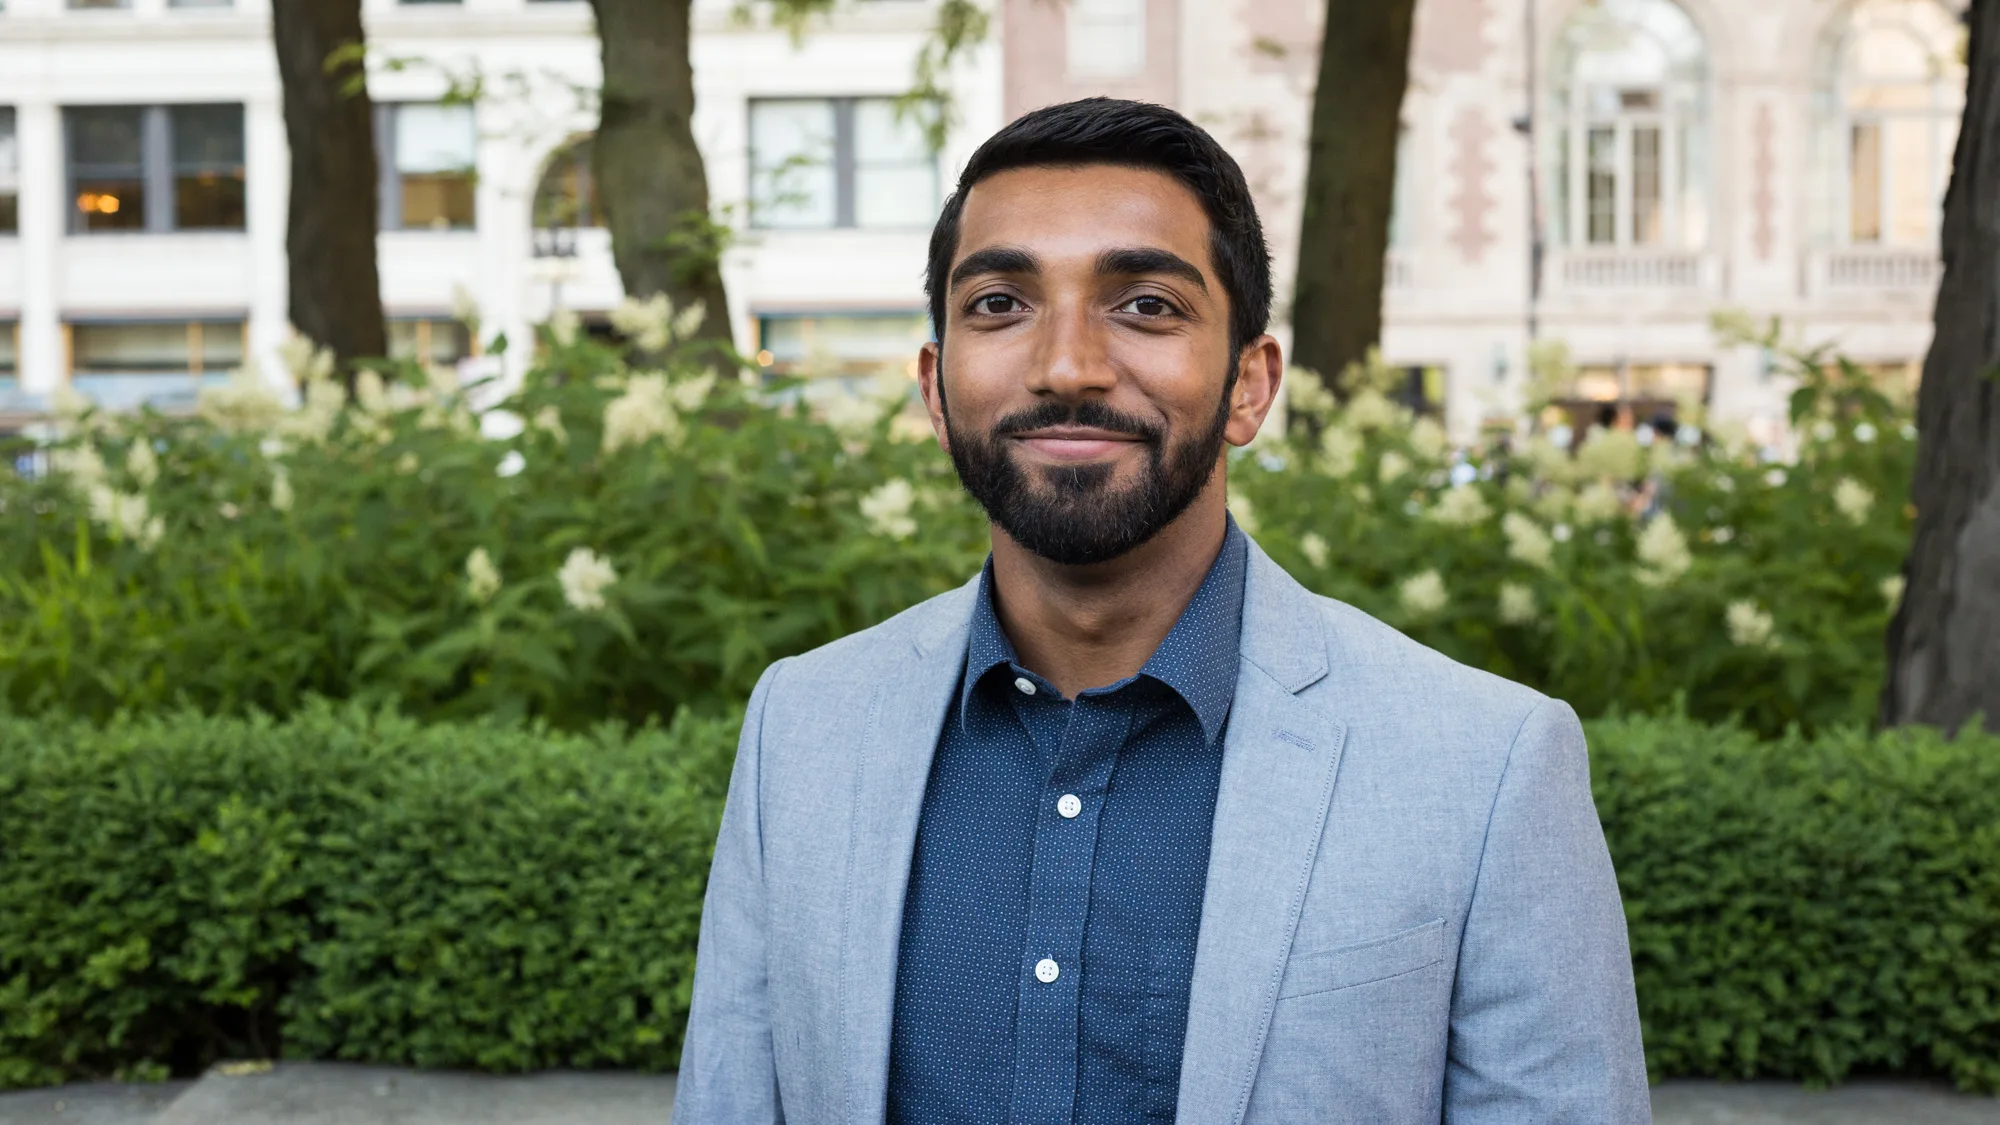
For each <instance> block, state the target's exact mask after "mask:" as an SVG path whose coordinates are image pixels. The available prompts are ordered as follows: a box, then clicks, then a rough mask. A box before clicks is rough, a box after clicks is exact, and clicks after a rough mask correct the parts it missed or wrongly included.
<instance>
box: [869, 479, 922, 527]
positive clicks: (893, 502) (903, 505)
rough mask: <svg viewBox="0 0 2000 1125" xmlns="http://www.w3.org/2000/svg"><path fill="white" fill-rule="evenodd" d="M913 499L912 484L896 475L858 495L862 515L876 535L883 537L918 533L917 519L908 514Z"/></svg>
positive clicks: (914, 497)
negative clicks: (866, 493) (861, 495)
mask: <svg viewBox="0 0 2000 1125" xmlns="http://www.w3.org/2000/svg"><path fill="white" fill-rule="evenodd" d="M916 499H917V490H916V488H915V486H913V485H911V484H910V482H909V481H907V480H904V479H903V478H902V477H897V478H895V479H894V480H888V481H884V482H882V483H881V484H880V485H877V486H876V487H875V489H874V490H873V491H871V492H870V493H868V495H866V496H863V497H862V498H861V515H862V517H863V518H864V519H866V520H867V521H868V526H869V528H870V529H872V530H873V531H874V532H875V534H877V535H880V536H882V537H883V538H885V539H908V538H909V537H910V536H912V535H915V534H916V533H917V521H916V520H915V519H912V518H911V516H910V508H911V506H912V505H913V504H915V502H916Z"/></svg>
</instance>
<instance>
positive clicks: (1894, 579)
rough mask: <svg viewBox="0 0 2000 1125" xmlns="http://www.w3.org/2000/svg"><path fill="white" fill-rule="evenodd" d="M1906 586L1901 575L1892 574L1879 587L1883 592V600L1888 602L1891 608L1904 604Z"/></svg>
mask: <svg viewBox="0 0 2000 1125" xmlns="http://www.w3.org/2000/svg"><path fill="white" fill-rule="evenodd" d="M1905 584H1906V583H1905V580H1904V578H1903V576H1902V575H1900V574H1891V575H1890V576H1889V577H1887V578H1884V579H1883V580H1882V581H1881V584H1880V586H1879V587H1878V588H1879V589H1880V590H1881V591H1882V600H1883V601H1885V602H1888V603H1889V605H1890V607H1891V608H1894V607H1895V606H1897V605H1900V604H1902V601H1903V587H1904V585H1905Z"/></svg>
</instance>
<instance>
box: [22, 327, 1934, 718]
mask: <svg viewBox="0 0 2000 1125" xmlns="http://www.w3.org/2000/svg"><path fill="white" fill-rule="evenodd" d="M699 315H700V314H699V311H698V310H681V311H678V312H677V311H676V310H674V309H673V308H672V307H671V306H670V305H669V304H668V302H667V301H666V299H665V298H664V297H656V298H654V299H653V300H652V301H648V302H631V303H629V304H628V305H627V306H626V307H625V308H623V309H621V310H619V312H618V314H617V315H616V317H615V318H614V320H615V321H616V322H617V324H618V325H619V327H620V329H621V331H622V332H623V333H624V335H625V336H626V337H627V338H629V339H630V340H632V341H633V343H634V346H635V349H636V350H635V352H634V355H635V356H638V357H644V360H643V361H644V362H655V361H657V362H660V363H662V364H663V365H664V366H663V367H662V368H661V369H659V370H653V371H643V370H634V369H633V368H632V367H631V366H629V365H628V359H627V357H626V356H625V355H624V354H622V353H621V352H620V351H619V350H618V349H616V348H614V347H612V346H610V345H607V344H604V343H601V342H598V341H595V340H592V339H589V338H587V337H582V336H580V335H579V334H578V333H577V332H576V331H575V326H574V324H573V323H570V324H564V323H558V324H556V325H553V326H551V327H549V328H548V329H546V330H545V331H544V335H543V339H542V341H541V342H542V345H543V348H544V354H543V355H542V356H541V358H540V359H539V361H538V362H537V364H536V365H535V369H534V371H533V372H532V373H531V374H530V376H529V377H528V380H527V383H526V386H525V388H524V389H523V390H521V391H520V393H518V394H517V395H515V396H513V397H512V398H510V399H508V400H507V401H505V402H504V403H502V404H500V405H501V409H500V410H498V411H496V412H495V413H493V414H490V415H489V416H488V417H487V418H486V419H485V421H484V422H483V423H478V422H475V419H474V417H473V415H472V414H471V413H470V411H469V404H470V403H471V402H472V401H473V400H474V399H475V398H476V397H477V396H478V395H480V394H484V393H487V392H485V391H484V389H483V388H471V389H458V388H453V387H451V386H450V385H449V384H448V383H446V382H434V383H432V384H429V385H424V384H423V383H422V381H421V376H419V375H416V374H414V373H410V374H408V375H407V379H408V381H407V382H405V383H401V384H392V385H390V386H388V387H387V388H385V387H384V386H383V385H381V384H380V383H379V382H378V381H374V380H372V379H363V380H362V384H361V393H360V395H359V397H358V401H357V402H355V403H354V404H352V405H347V404H344V403H343V402H341V401H340V400H339V396H338V395H337V393H335V391H334V388H333V386H332V385H331V384H329V383H327V382H326V381H325V380H324V379H323V378H321V377H319V376H318V375H317V374H316V372H323V371H324V370H325V366H324V364H320V365H318V366H317V367H315V365H314V364H313V362H312V361H310V360H309V359H306V358H303V357H302V358H301V359H300V362H299V364H298V366H299V368H300V370H301V372H302V373H303V375H304V381H305V383H306V385H307V393H306V399H307V404H306V406H305V407H304V408H303V409H300V410H296V411H290V412H287V411H284V410H281V409H279V407H278V405H277V404H276V403H275V402H273V401H271V400H269V399H268V398H266V397H263V396H261V395H260V394H259V393H258V392H256V391H254V390H253V389H249V388H247V387H238V388H236V389H233V390H231V391H228V392H225V393H222V394H219V395H213V396H211V397H209V398H208V399H206V400H205V405H204V408H203V412H202V414H201V416H199V417H195V418H170V417H162V416H158V415H144V416H139V417H119V418H107V417H101V416H97V415H84V416H83V417H81V418H80V419H78V420H76V421H75V422H74V424H73V426H72V433H71V435H70V436H69V437H68V438H67V439H66V440H65V441H64V442H62V443H60V444H58V445H57V446H55V447H54V448H53V449H51V450H49V451H47V453H46V458H47V460H48V463H49V467H50V469H51V470H52V471H51V472H50V473H48V474H47V475H45V476H44V477H41V478H39V479H33V480H24V479H16V478H13V477H11V476H6V475H4V474H0V512H4V513H5V514H6V516H7V518H5V519H0V702H4V703H5V704H6V705H7V706H11V707H12V708H13V709H15V710H18V711H25V712H41V711H48V710H61V711H67V712H71V713H75V714H81V715H86V716H91V717H96V718H103V717H106V716H109V715H110V714H112V713H114V712H116V711H118V710H120V709H146V708H157V707H163V706H173V705H177V704H182V703H185V704H188V705H191V706H194V707H197V708H200V709H202V710H205V711H210V712H236V713H240V712H243V711H245V710H248V709H259V710H263V711H267V712H271V713H274V714H285V713H288V712H290V711H291V710H293V709H294V708H296V707H297V706H298V705H299V704H300V701H301V700H303V699H305V698H307V697H308V696H310V695H315V694H317V695H323V696H327V697H329V698H335V699H347V698H352V699H358V700H362V701H365V702H369V703H371V704H377V703H387V702H393V703H395V704H396V706H398V707H399V708H400V709H402V710H403V711H404V712H405V713H407V714H411V715H413V716H415V717H419V718H444V717H469V716H480V715H489V714H496V715H503V716H505V715H534V716H538V717H542V718H545V719H547V720H548V721H550V722H552V723H554V724H556V725H558V726H561V727H565V728H571V729H574V728H579V727H583V726H587V725H588V724H590V723H593V722H596V721H599V720H601V719H606V718H620V719H624V720H627V721H633V722H638V721H643V720H644V719H645V718H647V717H648V716H653V715H668V714H672V713H673V712H674V710H675V709H676V708H678V707H681V706H684V705H693V706H696V707H698V708H703V709H706V710H709V711H716V710H719V709H724V708H727V707H730V706H733V705H735V704H736V703H738V702H739V701H740V700H741V699H742V698H743V697H744V696H745V695H746V694H747V693H748V691H749V688H750V686H751V684H752V683H753V682H754V679H755V676H756V674H757V673H758V671H759V670H761V669H762V668H763V667H764V665H765V664H766V663H768V662H769V661H770V660H772V659H775V658H776V657H779V656H783V655H786V654H789V653H794V652H798V651H802V650H804V649H808V648H811V647H814V646H816V645H818V644H821V643H824V642H826V641H829V640H832V639H833V638H835V637H838V636H841V635H843V634H845V633H848V632H851V631H853V630H855V629H858V628H861V627H864V626H866V625H869V624H872V623H874V622H876V621H879V620H882V619H883V618H885V617H888V616H889V615H891V614H893V613H895V612H897V611H898V610H900V609H902V608H904V607H905V606H907V605H910V604H912V603H914V602H916V601H918V600H920V599H922V598H924V597H927V596H929V595H931V594H934V593H938V592H940V591H942V590H945V589H947V588H949V587H951V586H953V585H956V584H958V583H960V582H963V581H965V580H966V579H967V578H968V577H970V576H971V575H972V574H973V573H974V572H975V571H976V570H977V569H978V565H979V560H980V557H981V555H982V554H983V552H984V549H985V538H984V527H983V523H982V521H981V519H980V517H979V515H978V513H977V511H976V509H975V508H974V507H973V505H972V504H971V503H970V501H968V500H967V499H965V498H964V497H963V496H962V494H960V493H959V491H958V490H957V488H956V485H955V481H954V479H953V477H952V471H951V468H950V465H949V463H948V461H947V460H946V459H945V458H944V457H942V456H941V455H940V454H939V453H938V452H937V451H936V449H935V447H934V445H933V443H932V442H931V440H930V437H929V433H928V428H927V427H926V426H925V425H924V424H923V423H922V422H921V421H919V420H917V419H914V418H912V417H909V416H908V415H907V414H903V413H899V411H901V410H902V409H903V407H904V404H905V403H907V402H908V400H909V397H910V385H909V384H908V383H907V382H906V381H903V380H900V379H894V380H890V381H889V384H888V385H887V386H886V387H885V388H881V389H878V390H876V391H872V392H870V393H868V394H863V395H854V394H849V393H845V392H842V393H836V394H831V395H828V394H823V393H820V392H821V391H822V390H823V389H824V388H826V387H828V386H830V385H832V384H829V383H826V382H820V381H814V382H811V383H810V385H806V384H778V385H773V386H772V387H769V388H765V387H751V386H746V385H741V384H739V383H738V382H736V381H734V380H718V379H717V378H716V376H715V375H714V374H713V373H712V372H708V371H703V370H701V369H700V367H699V366H698V364H699V362H700V360H699V357H700V356H701V355H702V354H703V353H702V352H699V351H696V350H691V349H689V348H687V347H685V346H684V345H683V343H682V341H686V340H688V339H689V338H690V336H691V335H692V334H693V332H694V331H695V329H696V328H697V327H698V321H697V319H696V318H697V317H698V316H699ZM631 362H640V360H638V359H634V360H632V361H631ZM1796 365H1797V372H1796V374H1797V378H1798V385H1799V389H1798V392H1797V395H1796V396H1795V399H1794V412H1795V415H1796V426H1795V429H1796V432H1797V435H1798V437H1797V443H1796V446H1795V447H1791V448H1777V449H1761V448H1758V447H1755V446H1753V445H1752V444H1750V443H1749V442H1748V441H1747V440H1745V439H1743V438H1742V437H1740V436H1737V435H1731V434H1730V433H1728V432H1727V429H1726V428H1725V427H1713V428H1712V429H1711V431H1710V432H1708V433H1706V434H1704V433H1703V432H1702V431H1699V430H1697V429H1695V428H1694V426H1693V425H1692V424H1690V425H1688V426H1686V427H1685V428H1683V429H1682V430H1680V431H1679V433H1678V434H1677V435H1671V434H1670V435H1663V436H1661V437H1660V438H1659V440H1656V441H1654V442H1653V444H1652V445H1651V446H1650V447H1647V446H1642V445H1640V444H1639V442H1638V440H1637V439H1636V438H1635V437H1634V436H1633V435H1632V434H1629V433H1621V432H1616V431H1598V432H1593V433H1591V434H1590V435H1588V436H1587V438H1586V439H1585V440H1584V441H1583V442H1582V444H1581V449H1580V450H1579V451H1577V452H1576V453H1574V454H1571V453H1569V452H1566V451H1564V450H1561V449H1558V448H1557V447H1556V446H1554V445H1553V444H1551V443H1550V442H1549V441H1548V440H1547V439H1546V438H1545V437H1542V436H1538V435H1533V434H1530V433H1527V432H1526V431H1522V432H1516V433H1509V434H1504V435H1498V436H1497V437H1495V438H1493V439H1492V440H1490V441H1488V442H1487V443H1486V444H1484V445H1482V446H1480V447H1478V448H1473V449H1453V448H1452V446H1451V443H1450V442H1449V441H1448V440H1447V439H1446V436H1445V432H1444V430H1443V429H1442V428H1441V427H1440V426H1438V425H1437V424H1436V423H1435V422H1434V421H1431V420H1429V419H1423V418H1416V417H1414V416H1412V415H1411V413H1410V412H1409V411H1408V410H1406V409H1404V408H1403V407H1401V406H1399V405H1397V404H1396V403H1395V402H1393V401H1392V400H1390V399H1389V398H1388V397H1386V396H1385V394H1384V393H1383V391H1382V386H1383V385H1384V384H1385V380H1386V378H1387V376H1385V375H1384V374H1382V373H1380V372H1375V373H1370V372H1367V371H1356V372H1350V373H1349V374H1348V376H1347V381H1348V383H1349V386H1348V387H1347V401H1346V402H1345V403H1344V404H1338V405H1337V404H1335V402H1334V401H1333V399H1332V398H1331V396H1325V395H1324V392H1323V391H1320V390H1319V388H1318V386H1317V384H1316V383H1315V382H1314V381H1312V380H1309V379H1297V380H1294V381H1293V383H1292V386H1293V388H1294V389H1293V399H1292V408H1293V411H1294V413H1295V414H1297V415H1303V416H1304V417H1305V418H1307V419H1308V420H1309V421H1310V422H1311V423H1312V424H1311V425H1301V426H1297V427H1294V428H1293V430H1292V431H1291V433H1290V434H1289V436H1281V437H1278V438H1276V439H1275V440H1272V441H1270V442H1267V443H1264V444H1260V445H1257V446H1253V447H1252V448H1251V449H1250V450H1248V451H1245V452H1244V453H1243V454H1242V455H1240V456H1238V457H1236V458H1235V460H1234V461H1233V463H1232V465H1231V468H1230V473H1231V477H1230V485H1231V493H1232V505H1233V507H1234V509H1235V511H1236V513H1237V518H1238V520H1239V521H1240V522H1242V523H1243V524H1244V525H1245V526H1246V527H1248V528H1249V529H1250V530H1251V531H1252V533H1253V534H1254V535H1256V536H1257V538H1258V539H1259V541H1260V542H1261V543H1262V544H1263V545H1264V546H1265V547H1266V548H1267V549H1268V550H1269V551H1270V552H1271V554H1272V555H1273V556H1274V557H1275V558H1276V559H1277V560H1278V561H1279V562H1280V563H1281V564H1283V565H1284V566H1286V567H1287V568H1288V569H1290V570H1291V572H1292V573H1293V574H1295V575H1296V576H1298V577H1299V578H1300V579H1301V580H1302V581H1304V582H1305V583H1306V584H1307V585H1309V586H1311V587H1313V588H1314V589H1316V590H1318V591H1320V592H1322V593H1325V594H1328V595H1331V596H1334V597H1337V598H1341V599H1343V600H1345V601H1348V602H1351V603H1353V604H1355V605H1357V606H1359V607H1361V608H1362V609H1364V610H1367V611H1369V612H1371V613H1374V614H1376V615H1378V616H1380V617H1382V618H1384V619H1386V620H1388V621H1389V622H1391V623H1392V624H1394V625H1396V626H1397V627H1399V628H1402V629H1404V630H1406V631H1408V632H1409V633H1410V634H1411V635H1413V636H1415V637H1416V638H1417V639H1419V640H1421V641H1423V642H1425V643H1426V644H1430V645H1432V646H1434V647H1437V648H1439V649H1441V650H1443V651H1445V652H1446V653H1449V654H1451V655H1452V656H1455V657H1457V658H1458V659H1460V660H1463V661H1465V662H1467V663H1470V664H1473V665H1476V666H1479V667H1483V668H1486V669H1489V670H1491V671H1494V672H1497V673H1499V674H1501V675H1505V676H1508V677H1510V678H1513V679H1517V680H1521V681H1523V682H1526V683H1529V684H1532V685H1534V686H1536V687H1538V688H1541V689H1542V690H1544V691H1546V692H1548V693H1550V694H1552V695H1556V696H1559V697H1561V698H1564V699H1567V700H1568V701H1570V702H1571V703H1572V704H1573V705H1575V706H1576V707H1577V709H1578V710H1579V711H1580V712H1582V713H1583V714H1586V715H1597V714H1606V713H1609V712H1611V711H1614V710H1621V711H1624V712H1628V713H1630V712H1644V713H1664V712H1671V711H1673V710H1674V709H1675V708H1676V707H1685V709H1686V711H1687V712H1688V713H1689V714H1691V715H1693V716H1694V717H1696V718H1700V719H1703V720H1706V721H1725V720H1730V719H1736V720H1739V721H1741V722H1743V723H1744V724H1746V725H1747V726H1749V727H1750V728H1752V729H1754V730H1756V731H1759V732H1761V733H1764V734H1767V735H1769V734H1776V733H1778V732H1781V731H1782V730H1784V729H1785V727H1786V726H1787V725H1789V724H1792V723H1800V724H1804V725H1805V726H1806V727H1808V728H1809V729H1813V728H1819V727H1823V726H1828V725H1835V724H1839V723H1842V722H1865V721H1867V719H1868V718H1869V717H1870V716H1871V715H1872V714H1873V713H1874V699H1875V693H1876V691H1877V689H1878V686H1879V684H1880V683H1881V678H1882V670H1881V669H1882V644H1881V639H1880V638H1881V636H1882V630H1883V628H1884V625H1885V624H1886V622H1887V620H1888V615H1889V612H1890V610H1891V608H1892V607H1893V603H1894V600H1895V596H1896V594H1897V592H1898V582H1899V579H1898V578H1897V571H1898V568H1899V567H1900V565H1901V561H1902V556H1903V551H1904V548H1905V546H1906V544H1907V543H1908V538H1909V527H1910V513H1909V511H1908V509H1907V507H1906V505H1904V504H1903V503H1901V501H1900V500H1899V499H1898V498H1900V497H1901V496H1902V495H1904V493H1905V490H1906V486H1905V481H1906V480H1907V478H1908V474H1909V471H1910V464H1911V458H1912V438H1911V434H1912V431H1911V430H1910V428H1909V427H1908V424H1907V421H1906V418H1905V413H1904V411H1903V409H1902V408H1901V407H1900V406H1898V405H1897V404H1895V403H1893V402H1891V401H1890V400H1889V399H1888V398H1885V397H1884V396H1883V395H1882V394H1881V393H1879V392H1878V391H1877V390H1875V389H1874V387H1873V385H1872V384H1871V383H1870V382H1869V379H1868V377H1867V376H1866V374H1865V373H1863V372H1861V371H1859V370H1858V369H1856V368H1854V367H1852V366H1851V365H1848V364H1845V363H1844V362H1839V361H1830V360H1827V359H1826V358H1825V357H1822V356H1814V355H1803V356H1800V357H1798V358H1797V360H1796ZM808 391H811V392H813V396H812V397H811V398H810V400H808V397H807V394H808ZM1316 391H1318V392H1319V395H1320V396H1322V397H1315V393H1314V392H1316ZM489 397H490V396H489ZM1684 417H1690V420H1691V421H1692V420H1695V419H1692V418H1691V416H1690V415H1684ZM503 424H504V425H503ZM481 425H483V426H484V427H485V428H486V429H489V430H494V431H495V432H498V433H502V434H505V435H507V436H504V437H498V438H488V437H483V436H481V435H480V433H479V432H478V430H479V428H480V426H481Z"/></svg>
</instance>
